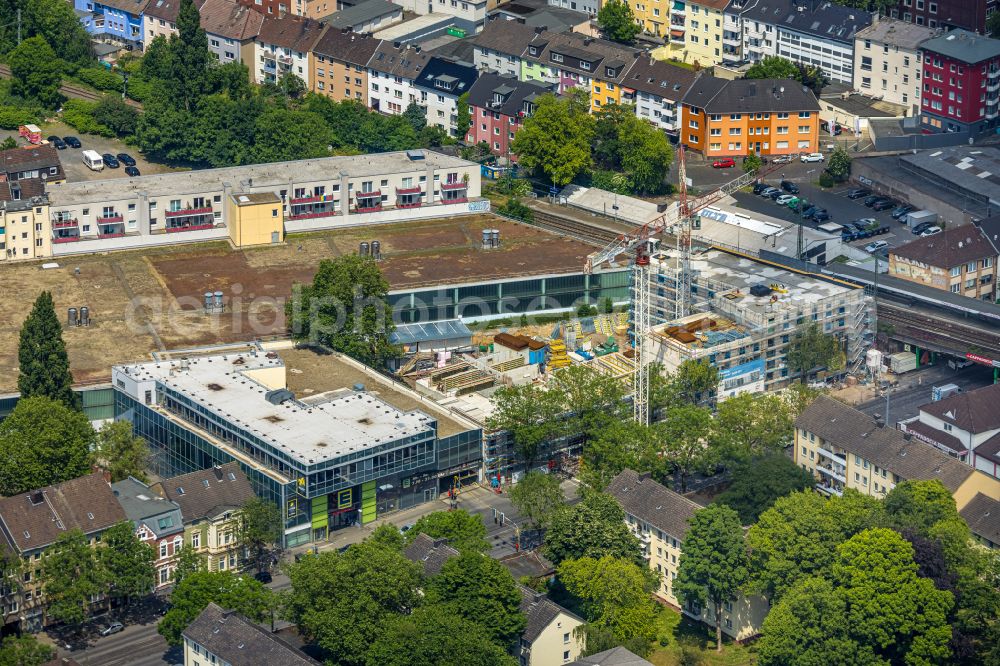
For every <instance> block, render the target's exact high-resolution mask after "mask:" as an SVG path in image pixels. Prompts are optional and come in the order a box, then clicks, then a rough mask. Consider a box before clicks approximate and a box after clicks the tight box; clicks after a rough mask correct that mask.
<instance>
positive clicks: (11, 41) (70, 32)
mask: <svg viewBox="0 0 1000 666" xmlns="http://www.w3.org/2000/svg"><path fill="white" fill-rule="evenodd" d="M18 10H20V12H21V37H22V39H23V40H24V41H27V40H28V39H30V38H33V37H40V38H42V39H43V40H44V41H45V42H46V43H47V44H48V45H49V46H50V47H51V48H52V50H53V51H54V52H55V56H56V58H57V59H59V60H62V61H64V62H66V63H67V64H69V65H70V66H73V67H76V66H81V65H89V64H91V63H92V62H93V60H94V54H93V49H92V48H91V45H90V35H88V34H87V31H86V29H85V28H84V27H83V24H82V23H81V22H80V18H79V17H78V16H77V15H76V13H75V12H74V11H73V5H72V3H67V2H64V1H63V0H7V1H6V2H0V54H7V53H9V52H10V51H11V50H13V49H14V48H15V47H16V46H17V37H18V31H17V28H18V24H17V16H18ZM22 43H23V42H22Z"/></svg>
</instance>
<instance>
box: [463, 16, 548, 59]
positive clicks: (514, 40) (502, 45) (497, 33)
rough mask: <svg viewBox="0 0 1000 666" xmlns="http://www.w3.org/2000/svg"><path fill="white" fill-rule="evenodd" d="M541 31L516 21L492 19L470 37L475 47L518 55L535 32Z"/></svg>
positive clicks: (541, 30) (522, 51)
mask: <svg viewBox="0 0 1000 666" xmlns="http://www.w3.org/2000/svg"><path fill="white" fill-rule="evenodd" d="M543 31H544V30H543V29H542V28H532V27H531V26H527V25H524V24H522V23H518V22H517V21H507V20H504V19H494V20H492V21H489V22H487V23H486V27H484V28H483V30H482V32H480V33H479V34H478V35H476V36H475V37H473V38H472V43H473V44H475V45H476V47H477V48H482V49H489V50H490V51H497V52H499V53H503V54H504V55H512V56H520V55H522V54H523V53H524V50H525V49H526V48H527V47H528V42H530V41H531V39H532V38H533V37H534V36H535V34H536V32H543Z"/></svg>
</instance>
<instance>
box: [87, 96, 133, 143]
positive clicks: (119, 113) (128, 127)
mask: <svg viewBox="0 0 1000 666" xmlns="http://www.w3.org/2000/svg"><path fill="white" fill-rule="evenodd" d="M93 116H94V121H95V122H96V123H97V124H99V125H102V126H104V127H107V128H108V129H110V130H111V131H112V132H114V133H115V134H116V135H118V136H131V135H132V134H134V133H135V126H136V124H138V122H139V112H138V111H136V110H135V109H134V108H132V107H131V106H129V105H128V104H126V103H125V100H123V99H122V98H120V97H115V96H113V95H105V96H104V98H103V99H102V100H101V101H100V102H98V103H97V106H95V107H94V111H93Z"/></svg>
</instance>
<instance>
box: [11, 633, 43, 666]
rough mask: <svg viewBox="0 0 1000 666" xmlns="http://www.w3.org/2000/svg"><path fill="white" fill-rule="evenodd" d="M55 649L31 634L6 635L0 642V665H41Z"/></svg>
mask: <svg viewBox="0 0 1000 666" xmlns="http://www.w3.org/2000/svg"><path fill="white" fill-rule="evenodd" d="M54 655H55V650H53V649H52V647H51V646H50V645H48V644H46V643H42V642H41V641H39V640H38V639H37V638H35V637H34V636H31V635H25V636H21V637H20V638H18V637H17V636H7V637H5V638H4V639H3V642H2V643H0V666H42V664H45V663H46V662H48V661H49V660H50V659H52V657H53V656H54Z"/></svg>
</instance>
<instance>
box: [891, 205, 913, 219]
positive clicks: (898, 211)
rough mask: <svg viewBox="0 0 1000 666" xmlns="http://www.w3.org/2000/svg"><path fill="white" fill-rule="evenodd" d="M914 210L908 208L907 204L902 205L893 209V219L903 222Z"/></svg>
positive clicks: (910, 207) (911, 207)
mask: <svg viewBox="0 0 1000 666" xmlns="http://www.w3.org/2000/svg"><path fill="white" fill-rule="evenodd" d="M912 210H913V206H907V205H906V204H900V205H899V206H896V207H895V208H893V209H892V219H894V220H899V221H900V222H902V221H903V216H904V215H906V214H907V213H909V212H910V211H912Z"/></svg>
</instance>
